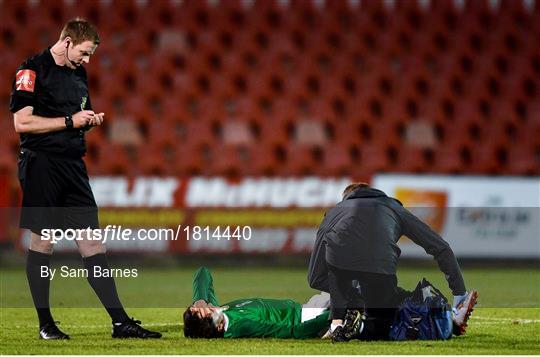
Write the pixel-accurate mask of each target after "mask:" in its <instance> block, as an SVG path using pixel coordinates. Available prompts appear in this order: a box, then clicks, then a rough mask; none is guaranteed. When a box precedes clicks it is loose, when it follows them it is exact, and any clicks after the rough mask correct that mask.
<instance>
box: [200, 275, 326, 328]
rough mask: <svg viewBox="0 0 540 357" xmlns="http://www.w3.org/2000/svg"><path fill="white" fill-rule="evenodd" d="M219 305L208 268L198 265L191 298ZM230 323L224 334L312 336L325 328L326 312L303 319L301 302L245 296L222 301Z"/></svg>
mask: <svg viewBox="0 0 540 357" xmlns="http://www.w3.org/2000/svg"><path fill="white" fill-rule="evenodd" d="M197 300H205V301H206V302H208V303H211V304H212V305H215V306H220V305H219V302H218V299H217V296H216V294H215V292H214V286H213V279H212V275H211V274H210V271H208V269H206V268H200V269H199V270H197V272H196V273H195V277H194V279H193V301H194V302H195V301H197ZM221 307H222V308H223V312H224V314H225V315H226V316H227V318H228V320H229V323H228V327H227V331H225V335H224V337H225V338H239V337H274V338H314V337H317V336H318V334H319V332H321V331H323V330H324V329H327V328H328V326H329V324H330V321H329V320H328V314H329V312H328V311H326V312H324V313H323V314H322V315H319V316H317V317H316V318H314V319H311V320H308V321H304V322H302V317H301V316H302V305H301V304H299V303H298V302H296V301H293V300H289V299H283V300H282V299H263V298H248V299H239V300H234V301H231V302H229V303H226V304H224V305H221Z"/></svg>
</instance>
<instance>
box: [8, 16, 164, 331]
mask: <svg viewBox="0 0 540 357" xmlns="http://www.w3.org/2000/svg"><path fill="white" fill-rule="evenodd" d="M99 42H100V40H99V36H98V34H97V31H96V29H95V28H94V27H93V26H92V25H91V24H90V23H88V22H87V21H85V20H82V19H79V18H77V19H74V20H71V21H69V22H68V23H67V24H66V25H65V26H64V28H63V30H62V33H61V34H60V38H59V40H58V42H56V44H54V45H53V46H52V47H49V48H47V49H45V50H44V51H43V52H41V53H40V54H38V55H36V56H34V57H32V58H29V59H28V60H26V61H25V62H24V63H23V64H22V65H21V66H20V67H19V69H18V70H17V74H16V77H15V81H14V82H13V89H12V93H11V101H10V110H11V112H13V113H14V114H13V119H14V125H15V131H16V132H18V133H19V134H20V140H21V152H20V156H19V162H18V168H19V181H20V183H21V188H22V192H23V199H22V212H21V219H20V227H21V228H25V229H29V230H30V231H31V239H30V246H29V250H28V257H27V261H26V275H27V278H28V283H29V285H30V292H31V294H32V299H33V301H34V305H35V307H36V310H37V315H38V318H39V337H40V338H42V339H46V340H53V339H69V336H68V335H67V334H65V333H63V332H62V331H60V329H59V328H58V327H57V326H56V323H55V321H54V319H53V317H52V315H51V311H50V307H49V284H50V280H49V277H42V274H41V272H42V271H43V269H44V268H43V267H47V268H48V267H49V262H50V257H51V254H52V252H53V245H52V243H51V241H50V240H45V239H42V237H41V235H42V233H41V232H42V230H43V229H64V230H65V229H87V228H91V229H98V228H99V222H98V214H97V213H98V211H97V205H96V202H95V200H94V195H93V193H92V190H91V188H90V184H89V180H88V174H87V172H86V166H85V164H84V161H83V160H82V156H84V155H85V152H86V144H85V133H86V131H88V130H89V129H91V128H92V127H94V126H99V125H101V123H102V122H103V117H104V113H96V112H94V111H93V110H92V104H91V102H90V96H89V94H88V84H87V77H86V71H85V69H84V67H83V64H86V63H88V62H89V61H90V57H91V56H92V55H93V54H94V52H95V51H96V48H97V46H98V44H99ZM83 236H84V239H83V240H80V241H77V245H78V248H79V252H80V254H81V255H82V257H83V261H84V266H85V268H86V269H87V272H88V282H89V283H90V285H91V286H92V288H93V289H94V291H95V293H96V295H97V296H98V298H99V299H100V301H101V303H102V304H103V305H104V307H105V308H106V310H107V312H108V313H109V315H110V317H111V319H112V324H113V329H112V337H114V338H125V337H136V338H159V337H161V334H160V333H158V332H152V331H148V330H146V329H144V328H142V327H141V326H140V325H139V324H140V321H137V320H134V319H132V318H129V317H128V315H127V314H126V312H125V311H124V308H123V306H122V304H121V302H120V299H119V298H118V294H117V291H116V285H115V283H114V279H113V278H112V277H97V276H94V274H93V272H94V267H99V268H101V271H103V269H109V268H108V264H107V258H106V255H105V247H104V245H103V244H102V242H101V241H100V240H92V239H91V238H92V237H89V236H88V235H83ZM96 270H98V271H99V270H100V269H96Z"/></svg>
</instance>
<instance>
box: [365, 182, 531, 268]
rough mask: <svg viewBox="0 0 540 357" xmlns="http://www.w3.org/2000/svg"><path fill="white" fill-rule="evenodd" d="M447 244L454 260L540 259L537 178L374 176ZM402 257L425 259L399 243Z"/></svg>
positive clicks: (417, 250)
mask: <svg viewBox="0 0 540 357" xmlns="http://www.w3.org/2000/svg"><path fill="white" fill-rule="evenodd" d="M372 185H373V187H375V188H378V189H380V190H382V191H384V192H386V194H388V195H389V196H393V197H396V198H397V199H399V200H400V201H402V203H403V204H404V206H406V207H408V208H410V209H411V210H412V211H413V212H414V213H415V214H417V215H418V216H419V217H420V218H422V219H423V220H424V221H426V223H428V224H429V225H430V226H432V227H434V228H435V230H437V231H438V232H439V233H440V234H441V235H442V237H443V238H444V239H445V240H446V241H448V242H449V243H450V245H451V247H452V250H453V251H454V253H455V254H456V256H458V257H486V258H487V257H489V258H540V178H516V177H497V178H492V177H473V176H459V177H456V176H439V175H376V176H375V177H374V178H373V181H372ZM400 248H401V249H402V256H405V257H421V256H426V253H425V252H424V251H423V249H422V248H420V247H418V246H416V245H415V244H414V243H412V242H410V241H408V240H406V239H402V240H401V241H400Z"/></svg>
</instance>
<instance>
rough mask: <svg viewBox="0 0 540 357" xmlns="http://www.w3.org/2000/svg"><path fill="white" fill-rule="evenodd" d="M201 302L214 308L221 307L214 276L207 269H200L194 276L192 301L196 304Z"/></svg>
mask: <svg viewBox="0 0 540 357" xmlns="http://www.w3.org/2000/svg"><path fill="white" fill-rule="evenodd" d="M201 300H202V301H204V302H206V303H209V304H211V305H213V306H219V302H218V299H217V296H216V293H215V291H214V280H213V278H212V274H211V273H210V271H209V270H208V269H206V268H205V267H201V268H199V269H198V270H197V271H196V272H195V275H194V276H193V300H192V301H193V303H194V304H195V303H198V302H199V301H201ZM196 307H197V306H196Z"/></svg>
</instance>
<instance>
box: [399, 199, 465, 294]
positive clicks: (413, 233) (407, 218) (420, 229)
mask: <svg viewBox="0 0 540 357" xmlns="http://www.w3.org/2000/svg"><path fill="white" fill-rule="evenodd" d="M400 219H401V222H402V227H403V233H404V234H405V235H406V236H407V237H409V238H410V239H411V240H412V241H413V242H415V243H416V244H418V245H419V246H421V247H422V248H424V250H425V251H426V253H428V254H431V255H432V256H433V257H434V258H435V260H436V261H437V264H438V265H439V269H440V270H441V271H442V272H443V273H444V275H445V277H446V280H447V281H448V286H449V287H450V289H451V290H452V293H453V295H455V296H456V295H463V294H465V292H466V289H465V282H464V280H463V276H462V275H461V270H460V268H459V264H458V262H457V259H456V257H455V255H454V252H453V251H452V249H451V248H450V245H449V244H448V242H446V241H445V240H444V239H442V238H441V236H440V235H438V234H437V233H436V232H434V231H433V230H432V229H431V228H430V227H429V226H428V225H427V224H425V223H424V222H422V221H421V220H420V219H418V218H417V217H416V216H415V215H413V214H412V213H411V212H409V211H408V210H407V209H405V208H402V209H401V210H400Z"/></svg>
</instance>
